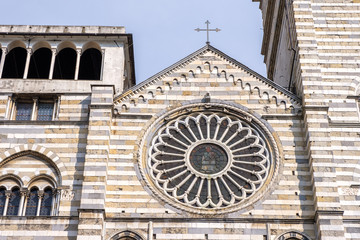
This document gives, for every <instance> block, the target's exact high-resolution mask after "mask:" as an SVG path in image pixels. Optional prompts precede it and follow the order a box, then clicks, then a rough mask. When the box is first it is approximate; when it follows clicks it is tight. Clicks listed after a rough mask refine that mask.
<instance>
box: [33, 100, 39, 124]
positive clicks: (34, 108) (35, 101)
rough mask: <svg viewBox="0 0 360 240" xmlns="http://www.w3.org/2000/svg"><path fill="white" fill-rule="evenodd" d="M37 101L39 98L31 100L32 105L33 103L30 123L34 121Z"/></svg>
mask: <svg viewBox="0 0 360 240" xmlns="http://www.w3.org/2000/svg"><path fill="white" fill-rule="evenodd" d="M38 100H39V98H33V101H34V103H33V108H32V113H31V120H32V121H34V120H36V115H37V114H36V113H37V105H38Z"/></svg>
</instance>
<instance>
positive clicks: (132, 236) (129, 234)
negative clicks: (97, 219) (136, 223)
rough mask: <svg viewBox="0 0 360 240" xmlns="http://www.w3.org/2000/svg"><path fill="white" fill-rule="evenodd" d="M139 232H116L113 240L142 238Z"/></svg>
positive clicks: (137, 239) (138, 239)
mask: <svg viewBox="0 0 360 240" xmlns="http://www.w3.org/2000/svg"><path fill="white" fill-rule="evenodd" d="M142 239H143V238H142V237H140V235H139V234H137V233H135V232H132V231H129V230H126V231H123V232H120V233H117V234H115V235H114V236H113V237H112V238H111V240H142Z"/></svg>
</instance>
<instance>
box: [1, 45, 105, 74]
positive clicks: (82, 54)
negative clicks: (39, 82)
mask: <svg viewBox="0 0 360 240" xmlns="http://www.w3.org/2000/svg"><path fill="white" fill-rule="evenodd" d="M103 54H104V50H103V49H101V47H100V45H99V44H98V43H96V42H88V43H86V44H84V45H83V46H82V47H81V48H78V47H77V46H75V44H74V43H72V42H69V41H64V42H61V43H60V44H58V45H57V46H51V45H50V44H49V43H48V42H46V41H40V42H37V43H36V44H34V45H32V47H26V45H25V43H24V42H22V41H20V40H16V41H13V42H11V43H9V44H8V45H7V46H3V45H1V51H0V78H22V79H73V80H100V79H101V77H102V76H101V75H102V65H103Z"/></svg>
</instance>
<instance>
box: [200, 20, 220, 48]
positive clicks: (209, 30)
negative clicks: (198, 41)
mask: <svg viewBox="0 0 360 240" xmlns="http://www.w3.org/2000/svg"><path fill="white" fill-rule="evenodd" d="M205 24H206V29H200V28H196V29H195V31H197V32H200V31H206V36H207V38H206V40H207V41H206V44H210V40H209V32H211V31H214V32H220V31H221V29H219V28H215V29H210V28H209V24H210V22H209V20H206V22H205Z"/></svg>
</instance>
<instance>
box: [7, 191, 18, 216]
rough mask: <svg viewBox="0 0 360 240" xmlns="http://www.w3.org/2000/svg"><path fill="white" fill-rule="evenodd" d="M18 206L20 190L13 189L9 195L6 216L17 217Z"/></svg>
mask: <svg viewBox="0 0 360 240" xmlns="http://www.w3.org/2000/svg"><path fill="white" fill-rule="evenodd" d="M19 205H20V188H19V187H14V188H13V189H12V190H11V195H10V199H9V205H8V209H7V212H6V215H8V216H17V215H18V212H19Z"/></svg>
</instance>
